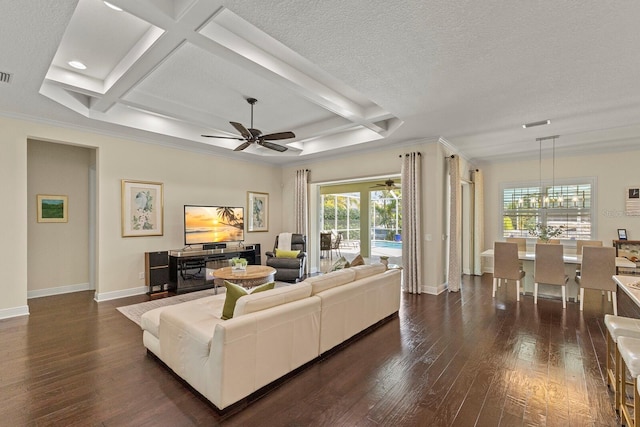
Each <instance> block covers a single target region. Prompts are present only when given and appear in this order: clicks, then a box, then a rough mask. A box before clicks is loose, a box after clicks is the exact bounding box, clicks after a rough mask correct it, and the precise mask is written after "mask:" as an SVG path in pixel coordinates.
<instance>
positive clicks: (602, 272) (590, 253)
mask: <svg viewBox="0 0 640 427" xmlns="http://www.w3.org/2000/svg"><path fill="white" fill-rule="evenodd" d="M614 274H616V248H614V247H608V246H607V247H605V246H583V247H582V265H581V266H580V275H579V276H577V277H576V282H578V284H579V285H580V311H582V310H583V308H584V290H585V289H598V290H602V291H607V292H611V296H612V300H613V314H614V315H618V302H617V294H616V284H615V282H614V281H613V278H612V277H613V275H614Z"/></svg>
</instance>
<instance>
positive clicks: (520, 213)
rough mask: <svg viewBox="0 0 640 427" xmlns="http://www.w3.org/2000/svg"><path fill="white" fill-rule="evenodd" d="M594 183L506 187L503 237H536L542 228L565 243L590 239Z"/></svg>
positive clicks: (503, 205)
mask: <svg viewBox="0 0 640 427" xmlns="http://www.w3.org/2000/svg"><path fill="white" fill-rule="evenodd" d="M593 186H594V183H593V182H592V180H589V179H583V180H581V181H579V182H573V183H563V184H561V185H559V184H556V185H555V186H554V185H542V186H540V185H539V184H538V185H528V186H517V187H516V186H513V187H512V186H506V187H504V188H503V192H502V218H503V228H502V231H503V237H535V234H532V233H531V232H530V230H534V229H535V228H536V225H537V224H538V225H539V226H538V230H539V229H540V227H543V228H544V227H551V228H552V229H556V228H559V227H562V233H561V234H560V235H559V236H557V237H555V238H559V239H563V240H589V239H591V236H592V233H593V218H594V212H593V207H594V206H593V204H592V200H593V198H592V188H593Z"/></svg>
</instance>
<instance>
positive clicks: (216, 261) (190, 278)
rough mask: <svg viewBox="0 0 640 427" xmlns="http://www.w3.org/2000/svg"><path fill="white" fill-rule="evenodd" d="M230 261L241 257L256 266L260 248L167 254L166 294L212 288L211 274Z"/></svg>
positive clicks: (184, 251) (179, 251)
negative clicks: (167, 280)
mask: <svg viewBox="0 0 640 427" xmlns="http://www.w3.org/2000/svg"><path fill="white" fill-rule="evenodd" d="M205 248H206V246H205ZM231 258H245V259H246V260H247V262H248V263H249V264H251V265H260V264H261V258H260V245H259V244H251V245H244V247H233V248H219V249H187V250H172V251H169V284H168V288H169V291H171V292H175V293H176V294H182V293H185V292H193V291H199V290H202V289H209V288H213V276H212V275H211V273H212V271H213V270H215V269H217V268H221V267H227V266H228V265H229V260H230V259H231Z"/></svg>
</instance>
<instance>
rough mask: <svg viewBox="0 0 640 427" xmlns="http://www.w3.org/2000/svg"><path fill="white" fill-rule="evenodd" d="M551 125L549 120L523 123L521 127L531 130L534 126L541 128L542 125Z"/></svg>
mask: <svg viewBox="0 0 640 427" xmlns="http://www.w3.org/2000/svg"><path fill="white" fill-rule="evenodd" d="M548 124H551V120H541V121H539V122H531V123H525V124H523V125H522V127H523V128H525V129H526V128H532V127H534V126H542V125H548Z"/></svg>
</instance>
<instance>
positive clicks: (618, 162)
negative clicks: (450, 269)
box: [481, 141, 640, 249]
mask: <svg viewBox="0 0 640 427" xmlns="http://www.w3.org/2000/svg"><path fill="white" fill-rule="evenodd" d="M639 146H640V141H639ZM550 162H551V160H550V159H548V158H547V159H543V175H542V178H543V180H544V179H550V178H551V175H552V170H551V169H550V167H549V165H550ZM639 164H640V151H628V152H603V153H598V154H591V155H580V154H579V153H576V155H575V156H561V157H559V156H557V157H556V169H555V177H556V179H563V178H578V177H596V178H597V183H596V192H597V195H596V200H595V202H596V203H597V214H596V227H597V231H596V235H594V236H593V238H594V239H595V240H602V241H603V242H604V244H605V245H609V246H610V245H611V244H612V243H611V241H612V240H613V239H616V238H617V229H618V228H626V229H627V233H628V234H629V239H630V240H633V239H638V240H640V216H626V215H625V214H624V203H625V194H626V189H627V187H633V186H637V187H640V173H639V172H638V165H639ZM481 169H482V170H483V171H484V177H485V191H484V194H485V248H484V249H489V248H491V247H493V242H494V241H496V240H502V237H501V235H500V232H501V229H500V225H501V224H500V222H501V218H500V203H501V201H500V200H501V199H500V198H501V195H500V185H501V183H504V182H518V181H534V182H537V181H538V180H539V176H540V168H539V159H538V157H537V156H536V158H535V159H530V160H524V161H511V162H496V163H491V164H486V165H483V166H482V167H481Z"/></svg>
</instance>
